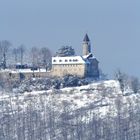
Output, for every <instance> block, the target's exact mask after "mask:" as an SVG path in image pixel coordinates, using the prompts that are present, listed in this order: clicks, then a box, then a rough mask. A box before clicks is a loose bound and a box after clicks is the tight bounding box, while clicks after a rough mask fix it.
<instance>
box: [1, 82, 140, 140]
mask: <svg viewBox="0 0 140 140" xmlns="http://www.w3.org/2000/svg"><path fill="white" fill-rule="evenodd" d="M139 112H140V93H133V92H132V91H131V90H127V91H124V92H123V93H122V91H121V90H120V85H119V82H118V81H115V80H108V81H99V82H93V83H90V84H88V85H85V86H80V87H69V88H62V89H54V88H52V89H49V90H42V91H31V92H24V93H20V94H19V93H15V94H10V95H9V94H6V93H1V96H0V114H1V115H0V139H5V138H6V139H8V138H10V139H11V140H19V139H20V140H22V139H27V140H29V139H33V140H40V139H42V140H46V139H47V140H59V139H60V140H63V139H64V140H125V139H129V140H131V139H137V140H138V139H140V133H139V130H140V113H139Z"/></svg>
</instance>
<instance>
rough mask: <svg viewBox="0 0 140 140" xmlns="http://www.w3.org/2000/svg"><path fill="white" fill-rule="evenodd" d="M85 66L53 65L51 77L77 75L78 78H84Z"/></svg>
mask: <svg viewBox="0 0 140 140" xmlns="http://www.w3.org/2000/svg"><path fill="white" fill-rule="evenodd" d="M85 69H86V66H85V65H84V64H73V65H69V64H68V65H53V66H52V72H51V73H52V76H59V77H61V76H65V75H68V74H70V75H77V76H79V77H84V76H85Z"/></svg>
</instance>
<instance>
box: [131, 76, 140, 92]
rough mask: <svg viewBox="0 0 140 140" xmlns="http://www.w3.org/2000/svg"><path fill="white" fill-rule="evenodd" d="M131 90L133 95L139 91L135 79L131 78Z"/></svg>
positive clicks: (139, 87) (139, 84) (137, 80)
mask: <svg viewBox="0 0 140 140" xmlns="http://www.w3.org/2000/svg"><path fill="white" fill-rule="evenodd" d="M131 88H132V90H133V92H134V93H137V92H138V91H139V89H140V83H139V79H138V78H137V77H131Z"/></svg>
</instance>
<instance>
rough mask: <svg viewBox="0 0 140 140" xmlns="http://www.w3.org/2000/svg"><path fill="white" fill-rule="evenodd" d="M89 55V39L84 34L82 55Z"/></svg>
mask: <svg viewBox="0 0 140 140" xmlns="http://www.w3.org/2000/svg"><path fill="white" fill-rule="evenodd" d="M89 53H91V46H90V40H89V37H88V35H87V34H86V35H85V37H84V39H83V55H88V54H89Z"/></svg>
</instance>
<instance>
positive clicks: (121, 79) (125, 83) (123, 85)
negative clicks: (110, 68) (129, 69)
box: [115, 70, 128, 93]
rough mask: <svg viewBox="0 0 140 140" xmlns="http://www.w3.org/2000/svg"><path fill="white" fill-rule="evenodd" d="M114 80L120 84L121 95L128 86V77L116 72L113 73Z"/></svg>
mask: <svg viewBox="0 0 140 140" xmlns="http://www.w3.org/2000/svg"><path fill="white" fill-rule="evenodd" d="M115 79H116V80H118V82H119V84H120V89H121V91H122V93H123V92H124V90H125V88H126V86H128V76H127V75H126V74H125V73H123V72H121V71H120V70H118V71H117V72H116V73H115Z"/></svg>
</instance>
